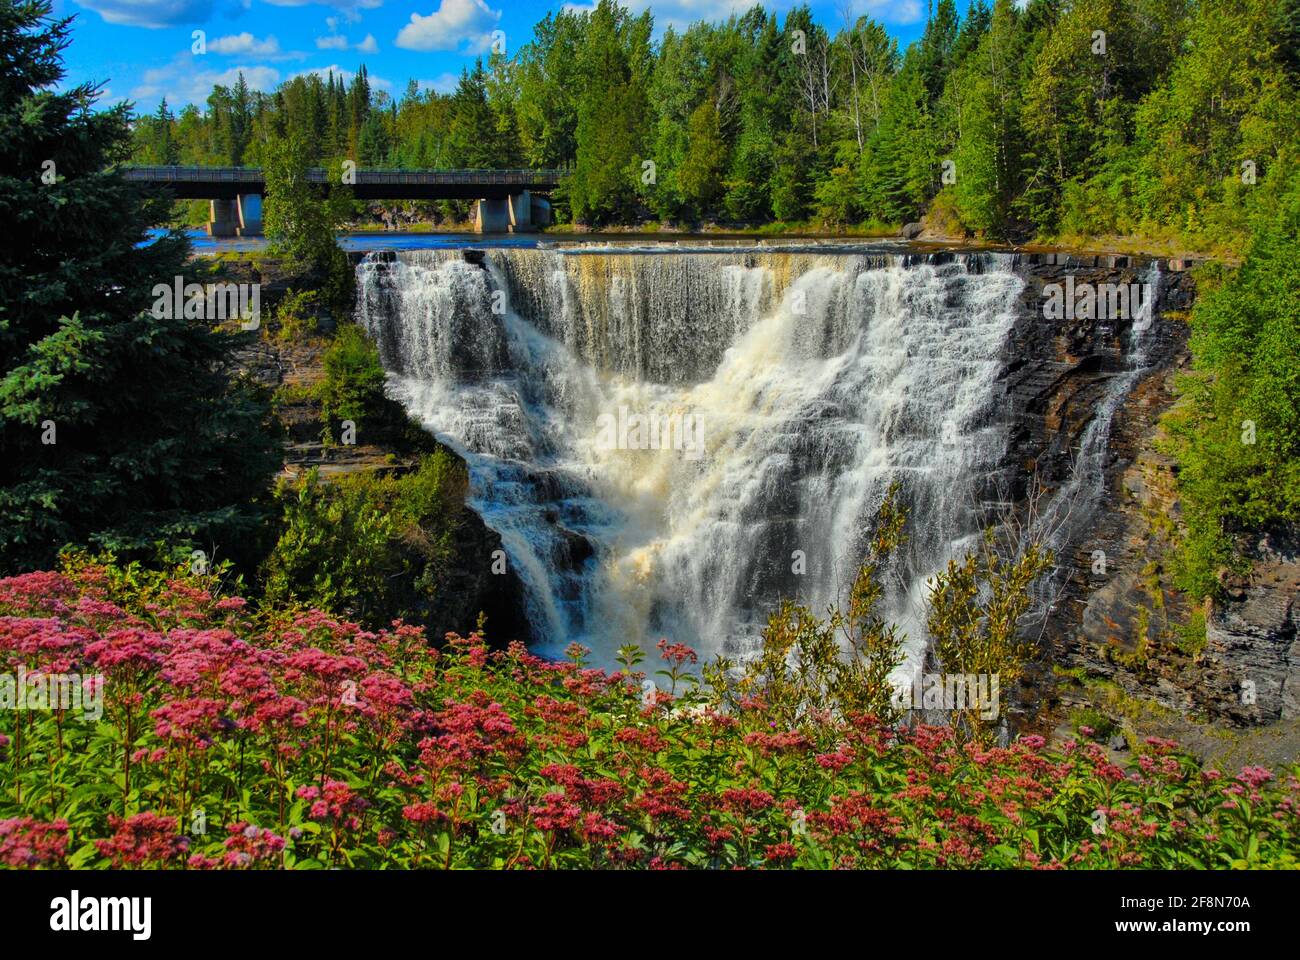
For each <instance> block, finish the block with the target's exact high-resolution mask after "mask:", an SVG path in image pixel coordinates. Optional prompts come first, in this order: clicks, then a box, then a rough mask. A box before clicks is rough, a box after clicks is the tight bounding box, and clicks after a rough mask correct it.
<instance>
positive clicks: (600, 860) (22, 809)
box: [0, 560, 1300, 869]
mask: <svg viewBox="0 0 1300 960" xmlns="http://www.w3.org/2000/svg"><path fill="white" fill-rule="evenodd" d="M0 625H3V629H0V656H3V657H4V659H5V661H6V663H7V664H8V667H9V669H11V670H16V669H17V668H18V667H19V666H21V667H23V668H24V669H25V670H27V671H28V672H29V674H30V673H32V672H36V671H41V670H45V671H52V672H57V673H60V674H66V673H68V672H72V671H76V672H80V673H81V674H84V675H87V676H92V677H93V676H102V677H103V682H102V684H101V685H98V686H95V685H94V684H93V682H92V689H97V690H100V691H102V697H103V699H102V703H101V704H100V705H101V707H102V710H103V715H102V718H101V721H100V722H99V723H92V722H88V721H87V719H85V718H84V717H83V716H80V715H78V714H77V712H76V711H72V710H61V711H30V710H29V711H14V710H4V711H0V730H2V731H3V733H2V734H0V763H3V764H5V766H6V768H7V770H8V771H9V773H8V775H7V776H6V778H5V780H4V781H3V784H2V785H0V863H3V864H6V865H9V866H20V867H28V868H30V867H42V866H46V867H64V866H70V867H115V866H118V867H120V866H148V867H179V866H188V867H189V868H191V869H208V868H232V869H253V868H292V869H312V868H327V867H336V866H337V867H358V868H394V867H398V868H403V867H437V868H465V867H474V868H533V867H543V868H548V867H549V868H558V867H578V868H590V867H600V868H651V869H656V868H701V867H707V868H717V869H729V868H735V867H753V868H785V867H803V868H827V867H857V868H868V869H870V868H879V867H897V868H972V867H979V868H1004V867H1071V868H1083V869H1088V868H1108V867H1141V868H1167V867H1181V868H1187V867H1194V868H1207V867H1217V868H1223V867H1234V868H1235V867H1257V866H1276V867H1295V866H1297V860H1296V850H1297V841H1298V839H1300V838H1298V837H1297V826H1298V824H1297V810H1298V809H1300V806H1298V803H1297V801H1300V780H1297V778H1296V775H1295V771H1293V772H1291V773H1281V772H1279V773H1276V774H1275V773H1274V772H1272V771H1269V770H1265V769H1263V768H1260V767H1248V768H1246V769H1244V770H1242V771H1241V773H1240V774H1238V775H1237V776H1236V777H1224V776H1222V775H1221V774H1220V773H1218V772H1217V771H1213V770H1202V769H1200V768H1199V767H1198V766H1197V765H1196V763H1195V762H1194V761H1193V760H1191V759H1190V758H1189V757H1187V756H1185V755H1183V754H1181V753H1179V752H1178V751H1177V750H1176V749H1175V748H1174V745H1173V744H1172V743H1170V742H1169V741H1165V740H1158V739H1151V740H1148V741H1147V742H1146V743H1145V744H1144V745H1139V748H1140V751H1141V752H1140V756H1138V758H1137V762H1136V764H1135V765H1134V766H1133V768H1132V769H1131V770H1128V771H1125V770H1122V769H1120V768H1119V767H1117V766H1115V765H1114V764H1113V763H1111V762H1110V761H1109V759H1108V758H1107V756H1106V754H1105V751H1104V750H1102V748H1101V747H1100V746H1098V745H1097V744H1093V743H1084V744H1078V743H1075V742H1074V741H1068V742H1066V743H1065V744H1064V745H1063V746H1061V747H1060V748H1059V749H1048V748H1047V746H1046V744H1045V743H1044V741H1043V738H1041V737H1034V736H1030V737H1023V738H1021V739H1019V740H1017V741H1016V742H1014V743H1013V744H1011V745H1010V746H1009V747H1008V748H1006V749H984V748H981V747H978V746H976V745H975V744H974V743H967V744H964V745H963V744H960V743H959V742H958V741H957V739H956V738H955V736H954V733H953V731H952V730H950V729H946V728H935V727H927V726H913V727H899V726H894V725H891V724H886V723H882V722H880V721H879V720H878V719H876V718H874V717H873V716H871V715H868V714H851V715H845V716H836V715H813V714H808V715H805V716H804V717H803V718H801V719H800V720H798V721H797V722H796V723H794V724H786V723H783V722H778V721H776V720H775V719H774V718H773V716H772V714H771V713H770V712H769V711H768V710H767V709H766V707H765V705H764V703H763V701H762V698H761V696H757V695H756V696H752V697H747V698H744V699H742V700H740V701H739V702H737V703H736V704H735V706H734V707H723V706H722V705H721V703H720V701H719V699H718V695H717V693H716V691H713V690H712V689H709V688H696V687H690V688H689V689H688V690H687V691H686V692H685V693H683V694H682V695H680V696H678V695H674V694H672V693H668V692H664V691H659V692H657V693H655V694H653V695H647V694H643V692H642V686H641V681H642V679H643V675H642V674H639V673H631V672H619V673H614V674H607V673H604V672H602V671H599V670H592V669H587V668H586V667H585V666H584V665H583V662H582V660H583V654H584V651H583V650H582V648H574V649H573V651H572V658H571V659H570V660H569V661H568V662H549V661H545V660H542V659H540V658H538V657H536V656H533V655H531V654H529V653H528V652H527V651H526V650H525V649H524V648H523V647H522V645H519V644H515V645H512V646H511V647H510V648H509V649H508V650H505V651H498V652H495V653H494V652H489V650H488V649H487V647H486V646H485V644H484V642H483V640H482V638H481V637H478V636H476V635H471V636H470V637H468V638H461V637H458V636H455V635H451V636H449V637H448V639H447V642H446V644H445V645H444V646H443V647H442V648H441V649H439V650H435V649H433V648H432V647H431V646H430V645H429V644H428V642H427V641H426V639H425V637H424V636H423V634H422V633H421V631H420V630H419V629H417V628H414V627H410V626H404V625H401V624H396V625H394V626H393V627H392V628H390V629H384V630H379V631H376V632H370V631H366V630H363V629H360V628H359V627H357V626H356V625H355V624H352V623H348V622H345V621H341V620H338V619H336V618H334V617H331V616H329V615H327V614H324V613H321V612H319V611H299V612H295V611H292V610H289V609H286V608H284V607H281V606H278V605H272V606H267V607H265V608H263V609H260V610H254V609H252V608H251V607H250V606H249V605H248V604H246V603H245V602H244V601H243V600H242V599H239V598H238V597H233V596H222V595H221V594H220V592H219V591H218V587H217V581H216V579H215V578H212V577H195V576H193V575H190V574H189V573H187V572H185V571H183V570H178V571H175V572H171V573H162V574H151V573H148V572H147V571H143V570H140V569H139V568H131V569H130V570H128V571H122V570H120V569H115V568H113V567H112V566H108V565H105V564H103V563H92V562H86V561H84V560H83V561H80V562H73V563H70V564H69V565H67V566H66V567H65V569H64V570H63V571H62V572H60V573H34V574H29V575H26V576H22V577H15V578H11V579H7V580H0ZM661 655H662V656H663V657H664V659H665V661H666V664H667V670H666V671H665V672H667V673H670V674H671V673H674V672H677V673H680V672H681V670H682V668H683V667H685V666H686V665H688V663H689V660H690V659H691V658H692V657H693V654H692V653H691V652H690V651H689V649H686V648H682V647H680V646H677V645H669V644H662V645H661ZM79 689H80V688H79ZM1099 812H1100V813H1099Z"/></svg>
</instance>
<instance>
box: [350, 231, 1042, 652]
mask: <svg viewBox="0 0 1300 960" xmlns="http://www.w3.org/2000/svg"><path fill="white" fill-rule="evenodd" d="M1013 267H1014V260H1013V258H1012V257H1011V256H1009V255H1002V254H977V255H968V256H953V255H935V256H929V257H925V256H914V255H901V254H899V255H892V254H878V253H877V254H869V253H854V254H840V253H827V252H820V251H817V250H805V251H799V252H775V251H761V250H754V249H746V250H738V249H730V250H717V251H709V252H700V251H688V252H655V253H642V252H634V253H628V252H622V251H615V252H611V251H592V250H583V249H581V248H577V249H496V250H489V251H486V252H485V253H484V255H483V261H482V263H481V264H479V263H470V262H466V260H465V259H464V258H463V257H462V255H461V253H460V252H458V251H409V252H401V253H398V254H396V255H393V254H389V255H374V254H372V255H370V256H368V257H367V258H366V259H365V260H364V261H363V262H362V263H361V265H360V266H359V268H358V286H359V292H358V321H359V322H360V323H361V324H362V325H363V326H364V327H365V329H366V330H367V332H368V333H369V335H370V336H371V337H372V338H373V339H374V340H375V342H376V343H377V344H378V347H379V350H380V354H381V357H382V359H383V362H384V365H385V367H386V369H387V370H388V371H389V385H388V389H389V391H390V393H391V395H393V396H394V397H396V398H397V399H399V400H400V401H401V402H402V403H403V404H404V405H405V406H406V408H407V409H408V410H409V411H410V413H411V414H412V415H413V416H415V417H416V418H417V419H419V420H420V421H421V422H422V423H423V424H424V425H425V426H426V428H427V429H429V430H430V431H432V432H433V433H434V434H435V435H436V436H437V437H438V438H439V439H441V440H442V441H444V442H446V443H447V444H449V445H450V446H452V447H453V448H454V449H455V450H457V451H458V452H459V453H460V454H461V455H462V456H463V457H464V458H465V460H466V462H467V463H468V464H469V469H470V477H471V492H470V503H471V506H472V507H473V508H474V509H475V510H477V511H478V512H479V513H480V514H481V515H482V516H483V518H484V520H485V522H486V523H487V524H488V525H489V526H490V527H492V528H493V529H494V530H496V531H497V532H498V533H499V534H500V535H501V538H502V543H503V546H504V549H505V551H506V553H507V555H508V560H509V563H511V564H512V565H513V568H514V570H515V571H516V572H517V573H518V574H519V576H520V578H521V581H522V582H523V584H524V587H525V590H526V593H527V597H526V603H527V607H528V610H527V612H528V615H529V620H530V622H531V624H532V625H533V629H534V631H535V633H536V636H535V637H534V638H533V643H534V647H535V648H538V649H540V650H541V651H542V652H546V653H556V652H558V651H560V650H562V649H563V648H564V647H565V646H566V645H567V644H568V643H570V642H572V641H575V640H576V641H578V642H581V643H583V644H584V645H586V646H589V647H591V648H592V650H593V659H594V661H595V662H596V663H597V664H600V665H606V666H608V665H611V664H612V663H613V656H614V653H615V651H616V650H617V648H618V647H619V646H622V645H624V644H627V643H639V644H641V645H642V646H643V647H646V648H648V647H649V646H650V645H652V644H653V643H654V641H655V640H657V639H658V638H659V637H669V638H671V639H675V640H680V641H683V642H687V643H690V644H691V645H692V646H694V647H695V648H696V649H697V650H699V651H700V652H701V654H702V656H704V657H709V656H711V655H714V654H717V653H722V652H726V653H730V654H742V655H743V654H744V653H745V652H746V651H747V650H749V649H751V648H752V645H753V643H754V640H755V638H756V637H757V634H758V631H759V629H760V628H761V624H762V623H763V621H764V620H765V618H766V615H767V612H768V611H769V609H770V608H771V606H773V605H774V604H775V602H776V601H777V600H778V599H780V598H781V597H794V598H797V599H799V600H801V601H803V602H805V603H808V604H809V605H811V606H812V608H813V609H814V611H815V612H818V613H824V612H825V609H826V607H827V606H828V605H829V604H831V603H833V602H835V601H836V600H837V599H839V598H841V597H842V596H843V595H844V593H845V591H846V590H847V588H848V586H849V584H850V583H851V581H852V576H853V573H854V570H855V567H856V563H857V561H858V559H859V558H860V556H861V553H862V548H863V545H864V543H865V538H866V536H867V535H868V533H869V524H870V521H871V518H872V517H873V516H874V513H875V510H876V508H877V507H878V506H879V504H880V502H881V500H882V498H883V496H884V494H885V492H886V490H887V489H888V488H889V487H890V485H891V484H894V483H897V484H898V486H899V489H900V492H901V498H902V502H903V504H904V505H905V506H906V508H907V509H908V511H909V514H910V517H911V521H912V522H911V523H910V524H909V530H908V535H909V537H910V539H909V542H908V544H907V545H906V547H905V549H904V550H903V551H902V553H901V554H900V556H899V557H897V558H896V561H895V564H894V569H892V570H891V571H889V582H890V585H891V588H890V591H889V605H890V610H889V611H888V612H889V613H890V614H891V615H892V616H894V617H895V618H896V619H897V620H898V621H899V622H901V623H902V624H903V626H904V628H905V629H907V632H908V634H909V649H908V652H909V657H910V658H911V659H912V660H913V662H914V663H915V662H917V661H918V660H919V657H920V655H921V651H922V629H921V624H922V622H923V614H922V613H921V607H922V605H923V600H924V583H925V580H926V579H927V578H928V577H930V576H932V575H933V574H934V573H935V572H936V571H937V570H938V569H939V568H941V567H942V565H943V564H944V563H945V562H946V561H947V559H948V557H949V556H950V555H952V553H953V552H954V551H955V550H960V549H961V547H962V546H963V545H964V544H965V543H967V542H968V540H969V538H970V537H972V536H974V535H975V534H977V532H978V531H979V530H980V529H981V527H982V526H983V524H984V523H985V522H986V520H987V517H986V516H984V514H983V513H982V509H981V504H982V503H984V502H985V501H986V500H987V499H988V497H989V491H988V488H989V485H990V482H989V478H990V477H991V476H992V475H993V474H994V473H995V472H996V470H997V467H998V465H999V462H1000V461H1001V460H1002V458H1003V457H1004V454H1005V452H1006V445H1007V438H1008V430H1007V426H1006V421H1007V416H1006V411H1005V409H1004V408H1005V404H1004V403H1003V396H1002V392H1001V387H1000V385H999V381H998V376H999V373H1000V370H1001V368H1002V356H1003V349H1004V346H1005V343H1006V340H1007V337H1008V334H1009V332H1010V330H1011V327H1012V324H1013V322H1014V319H1015V315H1016V309H1017V306H1016V305H1017V301H1018V297H1019V294H1020V292H1021V290H1022V288H1023V287H1024V281H1023V280H1022V279H1021V278H1020V277H1019V276H1018V275H1017V273H1016V272H1015V271H1014V269H1013ZM485 562H488V561H487V558H485ZM488 629H489V632H490V631H491V625H490V624H489V627H488Z"/></svg>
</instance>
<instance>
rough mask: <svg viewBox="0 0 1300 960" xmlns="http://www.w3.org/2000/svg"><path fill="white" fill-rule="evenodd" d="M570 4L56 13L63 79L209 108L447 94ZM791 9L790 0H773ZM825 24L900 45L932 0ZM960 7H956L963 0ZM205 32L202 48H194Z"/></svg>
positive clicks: (71, 6)
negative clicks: (494, 51) (228, 102)
mask: <svg viewBox="0 0 1300 960" xmlns="http://www.w3.org/2000/svg"><path fill="white" fill-rule="evenodd" d="M752 3H753V0H624V5H625V6H627V7H629V8H631V9H632V10H634V11H637V12H639V11H641V10H643V9H647V8H648V9H649V10H650V11H651V12H652V13H653V14H654V17H655V25H656V33H657V34H658V33H661V32H662V31H663V29H664V28H665V27H666V26H668V25H669V24H672V25H674V26H676V27H680V26H682V25H684V24H687V23H690V22H692V21H695V20H700V19H703V20H721V19H725V18H726V17H727V16H728V15H729V14H731V13H733V12H740V11H743V10H745V9H747V8H748V7H749V6H751V5H752ZM585 5H589V4H583V3H572V2H570V3H566V2H563V0H549V2H548V0H541V2H538V0H533V2H528V0H55V3H54V9H55V13H56V14H58V15H60V16H67V15H70V14H76V17H77V19H76V21H75V25H74V27H73V42H72V45H71V46H70V47H69V49H68V50H67V52H66V66H67V69H68V77H67V80H66V81H65V83H66V84H76V83H81V82H83V81H86V80H93V81H97V82H103V83H105V84H106V85H107V91H106V93H105V95H104V98H103V100H102V101H101V102H102V103H111V102H117V101H120V100H123V99H129V100H132V101H134V102H135V103H136V106H137V109H139V110H140V111H141V112H148V111H151V110H152V109H153V108H155V107H156V106H157V105H158V101H159V100H160V99H161V98H162V97H163V96H166V98H167V102H168V104H170V105H171V106H172V107H173V108H175V109H177V110H179V108H180V107H181V106H183V105H184V104H186V103H197V104H199V105H200V106H202V104H203V102H204V100H205V99H206V98H207V95H208V93H209V91H210V90H211V89H212V85H213V84H214V83H225V84H229V83H233V82H234V79H235V77H236V75H237V74H238V73H239V72H240V71H242V72H243V74H244V77H245V79H246V80H247V81H248V83H249V85H250V86H252V87H254V88H256V89H259V90H267V91H269V90H273V89H274V88H275V86H276V85H277V84H278V83H280V82H282V81H284V80H287V79H289V78H290V77H292V76H294V75H296V74H298V73H302V72H306V71H321V72H324V71H327V70H330V69H333V70H335V71H336V72H341V73H343V74H345V75H347V76H349V77H350V76H351V75H352V73H353V71H355V70H356V69H357V67H358V65H359V64H361V63H364V64H365V65H366V69H367V71H368V72H369V74H370V78H371V85H372V87H377V88H378V89H381V90H386V91H388V92H389V93H391V94H393V95H396V96H400V94H401V91H402V90H403V89H404V88H405V86H406V82H407V80H409V79H411V78H414V79H415V80H417V81H418V82H419V83H420V84H421V86H424V87H432V88H434V89H437V90H442V91H448V90H451V89H454V88H455V85H456V78H457V77H458V76H459V75H460V71H461V69H462V68H463V67H465V66H467V65H471V64H472V63H473V61H474V58H475V57H476V56H480V55H482V54H483V53H484V51H485V50H487V49H488V48H489V47H490V46H491V44H492V41H493V33H494V31H498V30H499V31H501V32H502V33H503V34H504V41H505V45H506V49H507V51H508V52H513V51H514V50H515V49H516V48H517V47H519V46H521V45H522V44H524V43H526V42H527V41H528V39H529V38H530V37H531V35H532V27H533V24H534V23H536V22H537V21H538V20H540V19H541V18H542V17H543V16H545V14H546V12H547V11H548V10H557V9H560V8H561V7H570V8H575V9H582V8H583V6H585ZM764 5H765V6H766V7H767V8H768V9H769V10H775V11H777V12H778V13H782V14H783V13H784V11H786V10H788V9H789V8H790V7H791V6H793V5H795V0H770V2H768V3H765V4H764ZM810 5H811V6H812V8H813V13H814V16H816V18H817V19H818V20H819V22H821V23H822V24H823V25H825V26H826V27H827V28H828V29H832V30H834V29H836V28H838V27H839V25H840V24H842V23H843V22H844V13H845V11H846V9H847V10H848V11H850V12H851V13H852V14H853V15H859V14H863V13H866V14H870V15H871V16H874V17H875V18H876V19H878V20H880V21H881V22H882V23H884V24H885V25H886V26H887V27H888V29H889V30H890V32H891V33H892V34H893V35H894V36H896V37H898V38H899V40H900V41H901V43H902V44H906V43H907V42H910V41H911V40H912V39H914V38H915V37H916V36H917V35H918V34H919V32H920V29H921V27H922V25H923V22H924V20H925V15H926V0H819V2H816V3H812V4H810ZM964 6H965V4H959V7H964ZM196 30H201V31H203V34H204V39H205V42H206V52H205V53H203V54H195V53H194V52H193V47H194V45H195V40H194V39H193V33H194V31H196Z"/></svg>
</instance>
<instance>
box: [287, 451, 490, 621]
mask: <svg viewBox="0 0 1300 960" xmlns="http://www.w3.org/2000/svg"><path fill="white" fill-rule="evenodd" d="M467 483H468V480H467V477H466V474H465V468H464V465H463V464H461V463H460V462H459V461H457V460H456V459H455V458H454V457H453V456H452V455H451V454H449V453H447V452H446V451H445V450H438V451H436V452H435V453H433V454H431V455H429V456H427V457H425V458H424V459H423V460H422V461H421V463H420V466H419V469H417V470H416V471H414V472H413V473H408V474H405V475H403V476H377V475H374V474H354V475H351V476H347V477H343V478H341V479H339V480H337V481H334V482H332V483H327V482H324V481H322V480H321V479H320V475H319V472H318V471H316V470H313V471H311V473H309V474H308V475H307V476H306V477H305V478H304V479H303V480H302V481H300V482H299V483H298V484H296V485H293V486H285V487H282V488H281V491H280V494H281V498H282V500H283V502H284V530H283V533H281V535H280V539H279V541H278V542H277V543H276V545H275V548H274V549H273V550H272V551H271V554H270V556H269V557H268V558H267V560H266V563H265V566H264V573H265V578H266V594H267V597H268V598H270V599H271V600H273V601H278V602H290V601H298V602H301V603H305V604H309V605H312V606H318V607H323V608H325V609H328V610H331V611H336V612H338V613H343V614H346V615H348V616H352V617H356V618H359V619H360V620H362V621H363V622H365V623H371V624H386V623H388V622H389V621H391V620H392V619H394V618H395V617H407V618H413V619H419V618H420V617H421V616H422V615H423V614H424V613H425V612H426V611H427V610H428V609H429V607H430V605H431V604H432V603H433V602H434V601H435V600H436V599H437V598H438V596H439V594H440V591H441V589H442V588H443V585H444V584H445V582H446V579H447V575H448V570H447V565H448V562H449V559H450V557H451V556H452V553H453V548H454V543H455V534H456V532H457V529H458V528H459V524H460V519H461V516H462V514H463V512H464V510H465V506H464V503H465V490H466V485H467Z"/></svg>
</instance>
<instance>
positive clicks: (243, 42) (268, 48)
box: [208, 33, 280, 57]
mask: <svg viewBox="0 0 1300 960" xmlns="http://www.w3.org/2000/svg"><path fill="white" fill-rule="evenodd" d="M208 50H209V51H211V52H212V53H224V54H226V55H227V56H231V55H234V54H242V55H244V56H249V57H276V56H279V55H280V41H279V40H277V39H275V37H272V36H268V37H267V38H266V39H265V40H259V39H257V37H255V36H253V35H252V34H251V33H235V34H231V35H230V36H228V37H217V39H215V40H209V41H208Z"/></svg>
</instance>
